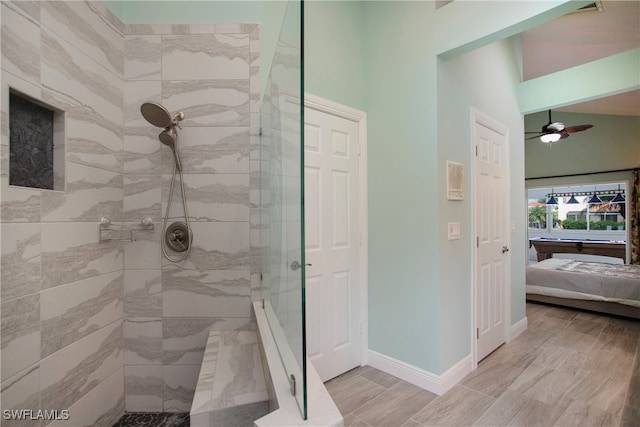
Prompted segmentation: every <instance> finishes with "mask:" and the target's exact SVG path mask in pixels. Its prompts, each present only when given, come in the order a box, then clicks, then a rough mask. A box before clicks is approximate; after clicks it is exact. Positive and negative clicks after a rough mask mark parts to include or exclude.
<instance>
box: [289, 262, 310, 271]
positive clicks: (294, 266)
mask: <svg viewBox="0 0 640 427" xmlns="http://www.w3.org/2000/svg"><path fill="white" fill-rule="evenodd" d="M305 266H307V267H311V264H305ZM290 267H291V269H292V270H293V271H296V270H300V269H301V268H302V264H300V263H299V262H298V261H293V262H292V263H291V265H290Z"/></svg>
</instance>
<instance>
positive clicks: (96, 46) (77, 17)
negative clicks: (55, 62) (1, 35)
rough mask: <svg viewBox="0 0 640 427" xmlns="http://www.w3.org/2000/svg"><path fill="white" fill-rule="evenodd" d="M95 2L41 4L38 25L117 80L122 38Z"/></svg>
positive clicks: (121, 62)
mask: <svg viewBox="0 0 640 427" xmlns="http://www.w3.org/2000/svg"><path fill="white" fill-rule="evenodd" d="M104 12H105V10H104V9H102V8H101V7H100V4H99V3H98V2H75V1H70V2H69V1H67V2H63V1H55V2H43V5H42V8H41V18H40V19H41V22H42V25H43V26H46V27H47V28H49V29H50V30H51V31H53V32H54V33H56V34H57V35H58V37H60V38H62V39H64V40H66V41H67V42H69V44H71V45H73V46H74V47H75V48H76V49H78V50H80V51H81V52H83V53H84V54H85V55H87V56H88V57H90V58H92V59H93V60H94V61H96V62H97V63H99V64H100V65H101V66H102V67H104V68H105V69H107V70H109V71H110V72H111V73H113V74H115V75H116V76H118V77H119V78H122V76H123V72H124V39H123V35H122V33H121V31H120V30H119V29H118V28H116V27H114V26H113V25H112V24H111V23H110V22H109V21H108V20H107V19H105V13H104Z"/></svg>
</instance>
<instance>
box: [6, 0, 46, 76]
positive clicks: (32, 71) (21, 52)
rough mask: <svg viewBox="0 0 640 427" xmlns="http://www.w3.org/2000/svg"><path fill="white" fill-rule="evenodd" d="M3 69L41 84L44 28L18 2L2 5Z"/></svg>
mask: <svg viewBox="0 0 640 427" xmlns="http://www.w3.org/2000/svg"><path fill="white" fill-rule="evenodd" d="M2 69H4V70H6V71H8V72H10V73H12V74H14V75H16V76H20V77H21V78H23V79H25V80H27V81H28V82H30V83H32V84H35V85H38V84H40V25H39V23H38V22H37V21H36V20H34V19H33V18H32V17H31V16H29V15H28V14H27V13H26V12H24V11H23V10H22V9H20V8H19V6H18V4H17V3H9V2H2Z"/></svg>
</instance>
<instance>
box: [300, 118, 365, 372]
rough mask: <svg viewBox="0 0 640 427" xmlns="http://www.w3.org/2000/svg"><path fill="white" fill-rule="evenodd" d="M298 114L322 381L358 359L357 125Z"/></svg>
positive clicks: (309, 300) (309, 290)
mask: <svg viewBox="0 0 640 427" xmlns="http://www.w3.org/2000/svg"><path fill="white" fill-rule="evenodd" d="M304 114H305V128H304V129H305V130H304V132H305V147H304V156H305V166H304V180H305V200H304V203H305V258H306V262H307V264H308V265H307V267H306V279H305V295H306V310H307V312H306V319H307V320H306V322H307V323H306V328H307V329H306V333H307V335H306V339H307V355H308V357H309V360H311V362H312V363H313V366H314V367H315V368H316V370H317V371H318V374H319V375H320V378H321V379H322V380H323V381H327V380H329V379H331V378H333V377H336V376H338V375H340V374H342V373H344V372H346V371H348V370H350V369H352V368H354V367H356V366H359V365H360V360H361V355H360V326H359V312H358V283H359V274H360V272H359V271H358V270H359V258H358V257H359V254H360V250H359V244H360V243H359V228H358V221H357V220H358V214H359V213H358V156H359V153H358V125H357V123H356V122H353V121H351V120H347V119H344V118H341V117H337V116H334V115H331V114H328V113H325V112H321V111H318V110H315V109H312V108H308V107H307V108H305V113H304ZM309 264H310V265H309Z"/></svg>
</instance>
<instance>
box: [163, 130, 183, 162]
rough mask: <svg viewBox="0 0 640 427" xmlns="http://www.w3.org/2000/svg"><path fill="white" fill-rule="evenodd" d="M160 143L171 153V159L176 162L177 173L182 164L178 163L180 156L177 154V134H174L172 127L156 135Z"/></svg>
mask: <svg viewBox="0 0 640 427" xmlns="http://www.w3.org/2000/svg"><path fill="white" fill-rule="evenodd" d="M158 138H159V139H160V142H162V143H163V144H164V145H166V146H167V147H169V148H171V151H173V158H174V159H175V161H176V166H177V168H178V170H179V171H181V170H182V163H181V162H180V154H179V153H178V134H177V133H176V130H175V127H174V126H169V127H167V128H166V129H165V130H163V131H162V132H160V135H158Z"/></svg>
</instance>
